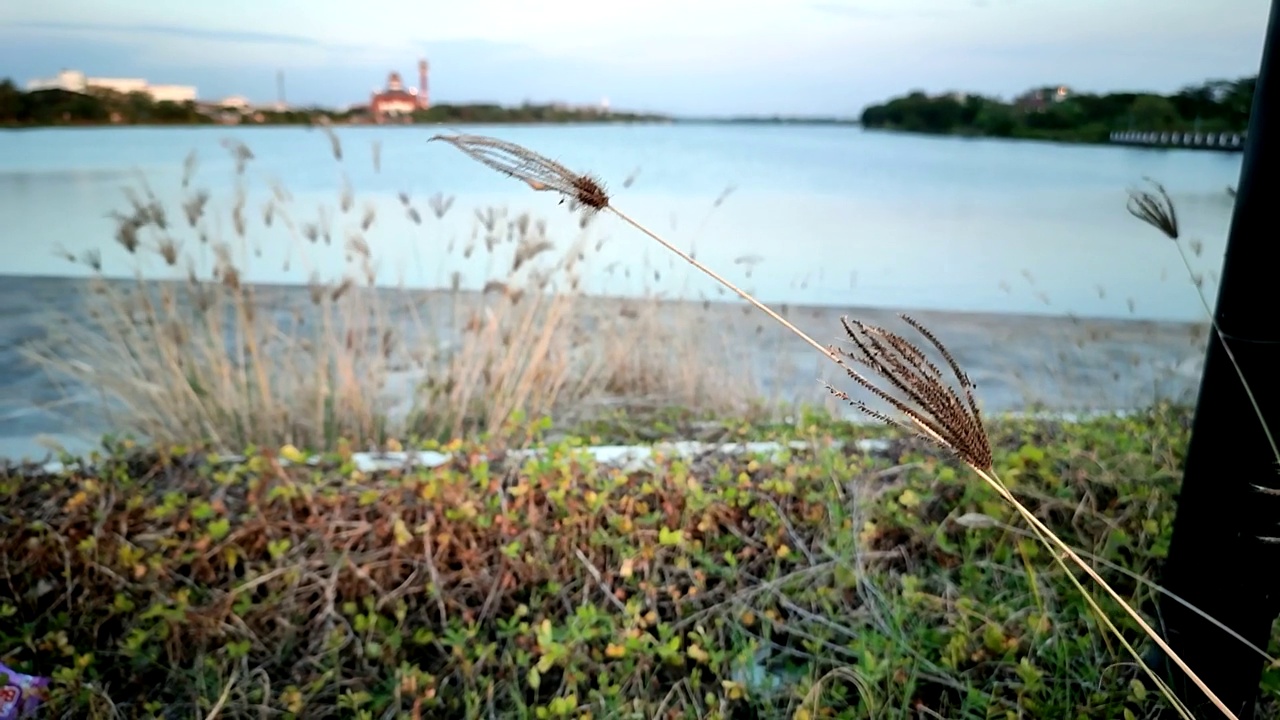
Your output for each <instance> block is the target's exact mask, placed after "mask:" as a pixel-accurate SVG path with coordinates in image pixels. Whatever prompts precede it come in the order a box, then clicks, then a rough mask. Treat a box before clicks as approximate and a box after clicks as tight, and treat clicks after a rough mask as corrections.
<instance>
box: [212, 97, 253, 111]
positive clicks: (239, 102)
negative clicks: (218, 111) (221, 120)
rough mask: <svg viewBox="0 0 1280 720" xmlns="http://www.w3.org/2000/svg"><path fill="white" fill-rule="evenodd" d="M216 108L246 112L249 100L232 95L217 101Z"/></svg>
mask: <svg viewBox="0 0 1280 720" xmlns="http://www.w3.org/2000/svg"><path fill="white" fill-rule="evenodd" d="M217 104H218V107H220V108H224V109H226V110H239V111H241V112H243V111H245V110H248V109H249V107H250V104H249V98H247V97H244V96H243V95H232V96H230V97H224V98H222V99H221V100H219V101H218V103H217Z"/></svg>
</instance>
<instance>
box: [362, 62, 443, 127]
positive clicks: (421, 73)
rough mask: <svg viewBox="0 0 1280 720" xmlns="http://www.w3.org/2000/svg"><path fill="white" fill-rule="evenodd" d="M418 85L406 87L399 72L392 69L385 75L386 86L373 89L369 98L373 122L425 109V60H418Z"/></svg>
mask: <svg viewBox="0 0 1280 720" xmlns="http://www.w3.org/2000/svg"><path fill="white" fill-rule="evenodd" d="M418 85H419V86H418V87H417V88H408V89H406V88H405V86H404V82H403V81H402V80H401V79H400V73H398V72H395V71H392V72H391V74H390V75H388V76H387V86H386V87H385V88H384V89H383V90H381V91H374V93H373V96H372V97H371V98H370V99H369V114H370V115H371V116H372V117H373V119H374V121H375V122H384V121H385V120H386V119H387V118H392V117H407V116H409V115H412V114H413V112H414V111H415V110H426V109H427V107H428V100H427V61H426V60H421V61H419V62H418Z"/></svg>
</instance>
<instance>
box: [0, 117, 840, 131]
mask: <svg viewBox="0 0 1280 720" xmlns="http://www.w3.org/2000/svg"><path fill="white" fill-rule="evenodd" d="M318 125H319V123H317V122H315V121H314V120H310V119H308V120H297V121H280V122H261V123H255V122H245V123H231V124H223V123H214V122H189V123H188V122H133V123H112V122H61V123H31V124H0V130H15V131H21V130H47V129H51V128H64V129H87V128H122V129H123V128H148V129H152V130H155V129H164V128H199V127H208V128H220V129H226V128H234V127H252V128H270V127H316V126H318ZM329 125H331V126H332V127H378V128H398V127H434V126H440V125H575V126H576V125H817V126H830V127H861V125H862V124H861V123H860V122H858V121H857V120H850V119H843V118H822V117H817V118H805V117H780V118H751V117H729V118H699V117H694V118H682V117H625V116H620V117H617V118H609V117H583V118H580V119H579V118H572V119H563V120H521V119H509V120H507V119H503V120H435V121H430V122H407V123H367V122H345V121H341V120H333V121H331V122H330V123H329Z"/></svg>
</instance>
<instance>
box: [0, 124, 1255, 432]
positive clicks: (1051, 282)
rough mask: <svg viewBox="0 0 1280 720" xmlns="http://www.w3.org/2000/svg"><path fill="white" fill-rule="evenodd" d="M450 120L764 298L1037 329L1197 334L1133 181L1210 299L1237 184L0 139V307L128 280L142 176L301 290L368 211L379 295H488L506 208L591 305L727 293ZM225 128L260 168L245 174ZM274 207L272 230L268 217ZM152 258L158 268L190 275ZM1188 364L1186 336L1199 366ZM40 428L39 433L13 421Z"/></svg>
mask: <svg viewBox="0 0 1280 720" xmlns="http://www.w3.org/2000/svg"><path fill="white" fill-rule="evenodd" d="M454 131H461V132H475V133H481V134H487V135H493V136H497V137H500V138H502V139H505V140H511V141H515V142H517V143H521V144H523V145H526V146H527V147H529V148H531V149H532V150H534V151H536V152H539V153H541V154H544V155H547V156H549V157H552V158H554V159H556V160H559V161H560V162H562V163H564V164H566V165H568V166H569V167H571V168H573V169H575V170H579V171H589V172H592V173H594V174H595V175H597V176H598V177H600V178H602V179H603V180H604V181H605V183H606V185H607V186H608V187H609V188H610V189H611V191H612V196H613V204H614V205H615V206H616V207H618V208H620V209H621V210H623V211H625V212H626V213H628V214H629V215H630V216H632V217H634V218H636V219H637V220H639V221H641V222H643V223H645V224H646V225H648V226H649V227H650V228H652V229H653V230H655V231H656V232H659V233H660V234H663V235H664V236H665V237H666V238H668V239H669V240H671V241H672V242H674V243H676V244H677V245H679V246H682V247H684V248H686V249H691V250H694V251H695V252H696V254H697V256H698V257H699V259H700V260H702V261H704V262H706V263H707V264H709V265H711V266H712V267H713V268H716V269H718V270H720V271H721V273H722V274H724V275H725V276H727V277H728V278H729V279H731V280H734V281H735V282H738V283H740V284H741V285H743V286H744V287H746V288H747V289H749V290H751V291H753V292H755V293H756V294H757V295H758V296H759V297H760V298H761V299H763V300H765V301H766V302H771V303H778V304H782V303H786V304H790V305H795V306H817V307H838V308H854V307H868V308H890V309H894V308H911V309H923V310H933V311H946V312H967V313H1010V314H1038V315H1041V316H1048V317H1045V322H1051V320H1050V318H1051V317H1052V316H1057V317H1059V318H1064V317H1067V316H1082V317H1095V318H1112V319H1134V320H1146V321H1174V322H1196V321H1202V320H1203V319H1204V316H1203V308H1202V307H1201V305H1200V300H1199V298H1197V296H1196V293H1195V290H1194V287H1193V286H1192V284H1191V283H1190V282H1189V280H1188V276H1187V272H1186V269H1185V268H1184V267H1183V266H1182V263H1181V260H1180V259H1179V256H1178V253H1177V251H1176V249H1175V248H1174V247H1173V245H1172V244H1171V243H1170V242H1169V241H1168V240H1166V239H1164V238H1163V237H1162V236H1161V235H1159V234H1158V233H1157V232H1156V231H1155V230H1154V229H1151V228H1149V227H1147V226H1145V225H1143V224H1141V223H1140V222H1138V221H1137V220H1135V219H1134V218H1132V217H1131V216H1130V215H1129V214H1128V213H1127V212H1126V210H1125V204H1126V199H1127V196H1126V189H1127V188H1129V187H1132V186H1134V185H1136V184H1138V183H1141V182H1142V179H1143V178H1144V177H1150V178H1153V179H1155V180H1157V181H1159V182H1161V183H1162V184H1164V185H1165V187H1166V188H1167V189H1168V190H1169V192H1170V194H1171V195H1172V197H1173V199H1174V201H1175V203H1176V204H1177V207H1178V211H1179V219H1180V221H1181V223H1182V226H1183V231H1184V235H1183V237H1184V238H1186V239H1187V240H1188V241H1189V242H1194V243H1195V244H1196V245H1197V246H1198V247H1199V249H1200V252H1199V254H1198V256H1196V257H1194V258H1193V262H1194V263H1195V268H1194V269H1195V271H1196V272H1197V273H1200V274H1201V275H1202V277H1203V289H1204V292H1206V293H1208V296H1209V297H1210V300H1212V296H1213V293H1215V292H1216V284H1215V282H1214V281H1215V279H1216V276H1217V271H1218V269H1219V267H1220V264H1221V259H1222V252H1223V248H1224V245H1225V236H1226V232H1227V227H1228V224H1229V221H1230V215H1231V208H1232V199H1231V197H1230V195H1229V194H1228V193H1227V188H1228V187H1229V186H1234V185H1235V184H1236V182H1237V179H1238V174H1239V172H1240V161H1241V157H1240V155H1238V154H1226V153H1211V152H1196V151H1184V150H1182V151H1180V150H1149V149H1141V148H1121V147H1089V146H1071V145H1055V144H1048V143H1032V142H1005V141H997V140H981V139H960V138H932V137H921V136H913V135H902V134H891V133H877V132H865V131H863V130H861V129H859V128H856V127H805V126H795V125H790V126H782V125H780V126H716V125H648V126H622V125H605V126H487V127H482V128H476V127H472V128H452V127H450V128H446V127H438V128H427V127H420V126H419V127H359V128H336V129H335V131H334V132H335V133H336V136H337V137H338V138H339V140H340V144H341V148H342V158H341V160H338V159H335V158H334V156H333V152H332V148H331V142H330V139H329V138H328V137H327V136H326V135H325V134H324V133H323V132H322V131H320V130H318V129H312V128H300V127H283V128H235V127H218V128H173V129H157V128H110V129H107V128H95V129H50V130H31V131H19V132H0V217H2V218H4V222H3V223H0V253H2V255H0V257H3V265H2V266H0V273H3V274H4V275H7V276H11V277H6V278H5V280H4V284H5V285H4V293H3V294H4V296H5V297H7V298H10V299H11V300H10V301H9V302H10V304H14V303H21V304H24V305H25V304H27V303H30V302H34V298H35V297H37V296H39V297H45V298H51V299H50V300H49V302H54V303H56V302H59V301H60V298H63V297H64V296H65V295H69V294H71V293H70V291H69V290H66V291H64V290H58V289H57V288H58V287H61V286H59V285H57V284H56V283H55V284H54V285H52V286H51V285H48V284H47V282H42V283H41V284H40V290H39V293H36V291H35V290H34V289H32V290H29V291H28V290H24V288H26V287H29V288H35V286H34V285H29V286H28V285H24V283H31V282H34V280H23V279H21V278H19V277H13V276H27V277H31V276H53V277H60V278H77V277H85V276H87V275H88V274H89V273H90V272H91V271H90V269H89V268H87V267H84V266H83V265H81V264H73V263H70V262H68V260H67V259H66V257H65V256H66V255H67V254H71V255H74V256H77V257H84V256H85V254H86V252H89V251H97V252H100V253H101V258H102V267H103V269H104V271H105V272H106V273H107V274H108V275H116V276H128V275H132V274H133V273H134V272H135V269H136V268H137V264H136V259H135V258H133V257H131V256H130V255H129V254H128V253H126V252H125V250H124V249H123V248H122V247H121V246H120V245H119V244H117V243H116V242H114V240H113V237H114V234H115V227H116V222H115V221H114V220H113V219H112V218H111V217H110V216H111V213H112V212H113V211H122V212H123V211H127V210H128V204H127V202H126V200H125V195H124V193H123V190H124V189H125V188H126V187H135V188H137V187H140V185H139V184H138V183H139V181H140V180H143V179H145V181H146V183H147V185H148V186H149V188H150V191H151V192H153V193H154V194H155V196H156V197H157V198H158V199H159V200H160V201H161V202H162V203H164V204H166V206H168V208H169V210H170V218H171V221H172V222H173V227H174V228H175V229H174V231H173V235H174V237H175V239H177V240H179V241H180V242H185V243H187V247H194V246H197V244H198V240H197V239H196V238H194V237H189V235H191V233H190V232H189V231H188V230H187V228H186V224H185V222H184V221H183V220H182V219H181V215H182V212H181V206H182V203H183V201H184V200H185V199H187V198H189V197H191V195H192V194H193V193H195V192H196V191H198V190H206V191H208V193H209V196H210V200H209V209H210V213H211V214H212V215H213V216H215V217H217V218H219V221H218V222H219V223H220V225H218V226H216V227H218V228H219V230H218V232H219V234H220V237H221V238H222V239H227V240H233V239H237V236H236V235H235V233H234V229H233V228H234V222H233V220H232V209H233V207H234V206H235V205H237V204H238V203H239V204H242V206H243V208H244V211H243V216H244V218H245V223H246V226H247V229H246V232H245V238H246V239H245V240H244V241H243V245H240V244H237V247H240V248H241V250H243V254H244V257H245V258H246V259H247V261H248V264H247V272H246V279H247V280H248V281H251V282H267V283H293V284H303V283H305V282H307V280H308V278H309V277H310V275H311V273H312V272H315V273H318V274H319V275H320V276H322V277H324V278H326V279H330V278H336V277H339V276H341V275H343V274H344V273H346V272H349V269H348V261H347V259H346V257H345V253H344V251H343V249H342V248H343V245H344V242H345V239H346V238H348V237H349V235H350V234H351V233H354V232H356V231H357V230H358V228H359V226H360V225H361V224H362V222H363V221H364V220H365V219H366V216H367V215H371V216H372V217H374V218H376V219H375V221H374V222H373V223H372V225H371V226H370V227H369V228H368V229H367V230H366V231H363V232H361V233H360V234H361V236H362V237H363V239H364V240H365V241H367V243H368V245H369V246H371V248H372V249H373V252H374V254H375V255H376V256H377V257H378V258H379V259H380V260H381V265H380V266H379V274H380V275H379V277H380V281H381V282H382V283H384V284H394V283H404V284H407V285H411V286H416V287H433V286H445V285H448V284H449V283H450V282H451V279H452V278H453V276H454V274H455V273H456V274H457V281H458V282H460V284H461V285H462V286H463V287H473V288H479V287H482V286H483V284H484V282H485V280H486V279H488V278H489V277H491V276H492V275H493V273H494V268H493V267H492V266H491V265H490V264H489V261H488V260H486V259H485V258H484V257H483V255H484V254H483V253H478V254H475V255H471V254H470V253H469V252H467V250H468V248H472V249H474V246H475V245H476V243H477V242H479V243H480V244H483V239H482V238H483V233H482V232H481V231H480V230H479V229H478V228H479V226H480V224H481V223H479V221H478V220H477V217H478V216H477V213H478V212H484V211H487V210H489V209H494V208H500V209H502V210H503V211H504V212H505V213H506V215H507V217H514V216H516V215H519V214H522V213H528V214H529V215H530V216H531V218H533V219H534V220H544V221H545V222H546V224H547V229H546V235H547V237H549V238H551V239H552V240H553V241H555V242H556V243H557V245H558V246H559V247H560V248H561V249H564V250H568V249H569V247H570V246H571V245H572V244H573V243H575V242H581V243H583V246H584V247H586V248H587V249H588V250H589V252H588V253H587V259H586V262H584V263H583V264H582V272H583V273H584V276H583V280H582V286H583V289H585V290H586V291H587V292H589V293H599V294H607V295H623V296H626V295H640V294H644V293H661V294H665V295H667V296H669V297H677V298H686V299H691V300H694V299H703V298H710V299H721V297H722V295H721V293H720V292H719V290H718V288H717V287H716V286H715V285H714V284H713V283H712V282H711V281H710V280H708V279H706V278H703V277H701V276H697V275H693V274H691V271H690V270H689V269H688V268H687V266H685V265H683V264H681V263H680V262H679V261H678V260H675V259H674V258H672V257H670V256H669V255H667V254H665V251H664V250H662V249H661V248H660V247H658V246H657V245H655V244H653V243H652V242H651V241H648V240H647V239H646V238H644V237H643V236H641V235H640V234H639V233H637V232H635V231H634V230H633V229H631V228H628V227H626V226H625V225H623V224H622V223H621V222H620V221H619V220H618V219H617V218H615V217H613V216H611V215H608V214H601V215H598V216H596V217H594V218H593V219H592V220H591V222H590V223H589V224H587V225H586V227H585V228H583V227H581V226H580V222H579V216H577V215H575V214H573V213H572V212H571V211H570V210H569V209H568V207H567V206H562V205H560V204H559V198H558V197H556V196H554V195H553V194H551V193H535V192H533V191H531V190H530V189H529V188H528V187H527V186H525V185H524V184H523V183H520V182H518V181H515V180H512V179H510V178H507V177H503V176H501V175H499V174H497V173H495V172H493V171H491V170H489V169H487V168H484V167H482V166H481V165H479V164H477V163H476V162H474V161H472V160H470V159H469V158H467V157H465V156H464V155H462V154H461V153H459V152H458V151H457V150H456V149H454V148H452V147H450V146H449V145H446V144H444V143H428V142H427V140H428V138H430V137H431V135H432V134H434V133H435V132H454ZM228 139H231V140H234V141H235V142H239V143H243V144H244V145H245V146H247V147H248V148H250V149H251V151H252V153H253V155H254V157H253V159H252V160H250V161H248V163H247V166H246V169H245V171H244V173H243V174H238V173H237V170H236V161H235V160H234V159H233V157H232V153H231V152H229V150H228V148H227V146H226V145H225V144H224V143H225V142H226V141H227V140H228ZM193 151H194V153H195V157H196V159H197V166H196V172H195V174H194V176H193V177H192V179H191V182H190V185H189V187H187V188H184V187H183V186H182V179H183V177H184V160H185V159H186V158H187V157H188V155H189V154H190V153H192V152H193ZM437 194H438V195H439V196H440V197H441V198H452V205H451V206H450V208H449V210H448V211H447V212H446V213H444V215H443V217H437V216H436V215H435V214H434V213H433V212H432V210H431V208H430V205H429V202H428V200H429V198H430V197H431V196H433V195H437ZM344 195H346V196H348V198H349V199H350V201H349V202H348V200H347V199H344ZM273 197H275V198H276V200H275V201H272V198H273ZM238 198H243V199H242V200H240V199H238ZM268 204H272V205H273V206H274V207H273V210H272V214H273V216H274V217H275V218H276V220H275V222H273V223H272V225H271V226H270V227H267V226H266V223H265V219H264V208H265V207H266V206H267V205H268ZM344 207H346V210H345V211H344V210H343V208H344ZM413 213H416V214H417V217H418V218H419V220H418V221H415V220H414V219H413V217H411V215H412V214H413ZM282 217H283V218H288V219H291V220H292V223H293V230H292V231H291V230H290V229H289V228H288V224H289V223H287V222H284V221H281V220H280V218H282ZM309 223H310V224H313V225H315V226H316V227H317V228H322V229H327V230H328V234H329V235H331V240H332V245H331V246H325V245H324V243H322V242H315V243H307V242H302V241H299V239H298V237H297V236H298V234H299V232H300V230H299V229H300V228H302V227H304V226H305V225H307V224H309ZM322 232H323V230H322ZM184 233H187V235H184ZM214 239H215V240H216V239H218V238H214ZM240 242H241V241H239V240H237V243H240ZM147 262H149V263H150V264H149V265H147V266H146V267H145V268H144V271H145V272H146V273H148V274H149V275H151V276H156V277H159V276H165V275H182V274H185V272H186V269H185V268H181V267H179V268H176V269H171V268H167V267H165V266H164V265H163V263H161V262H159V261H158V260H156V259H154V258H153V259H152V260H149V261H147ZM67 287H68V288H69V287H71V286H70V285H68V286H67ZM51 288H52V289H51ZM42 302H44V301H42ZM4 310H5V313H6V314H8V315H9V319H8V321H6V323H5V328H8V329H7V330H6V329H4V328H0V334H5V333H8V335H7V336H6V337H3V338H0V347H4V348H9V349H11V348H12V347H13V346H14V344H15V343H16V342H17V341H18V340H19V339H20V336H21V337H29V336H31V335H32V334H33V333H35V334H38V333H39V322H36V321H33V320H32V319H31V318H30V317H28V318H27V319H26V320H24V319H23V318H22V317H21V316H19V317H14V313H22V312H25V310H22V311H20V310H19V308H18V307H17V306H16V305H15V306H14V307H6V308H4ZM1197 352H1198V350H1196V349H1195V348H1194V347H1192V348H1191V349H1190V350H1188V351H1187V353H1189V354H1188V356H1187V357H1188V358H1194V356H1195V355H1196V354H1197ZM1166 359H1167V360H1168V361H1169V362H1170V363H1172V364H1177V363H1183V364H1185V363H1184V361H1185V360H1186V359H1187V358H1181V357H1177V358H1166ZM11 361H12V357H11V356H6V358H5V363H4V364H5V366H6V370H4V371H0V372H9V373H10V376H9V378H8V380H4V379H0V388H3V389H2V391H0V392H3V397H0V403H3V409H4V410H5V412H3V413H0V437H3V436H5V435H6V434H9V435H12V434H13V432H17V431H12V428H11V427H9V426H6V424H5V423H7V422H17V421H16V420H13V418H14V417H15V416H16V415H21V414H22V408H23V407H24V404H26V405H30V404H31V403H32V402H34V400H33V399H32V398H35V397H37V396H40V397H45V396H47V395H48V394H49V391H48V388H41V389H39V390H37V389H33V387H32V383H35V382H37V380H36V379H35V377H34V376H32V375H29V374H24V375H22V377H21V378H20V381H19V379H18V378H17V376H14V375H12V373H14V372H16V371H15V370H12V369H8V368H12V367H13V362H11ZM1100 362H1101V361H1100ZM1188 382H1193V379H1192V380H1189V381H1188ZM6 413H7V414H6ZM24 422H26V421H24ZM31 430H32V426H31V425H30V423H29V422H28V423H27V424H26V425H23V427H22V431H21V432H22V433H26V432H28V431H31ZM10 431H12V432H10ZM43 431H49V430H48V428H45V430H43ZM20 434H21V433H20ZM0 450H2V448H0ZM3 454H4V453H3V452H2V451H0V455H3Z"/></svg>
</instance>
